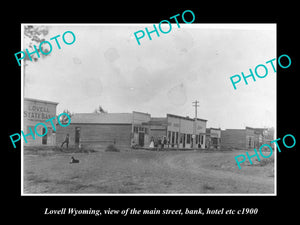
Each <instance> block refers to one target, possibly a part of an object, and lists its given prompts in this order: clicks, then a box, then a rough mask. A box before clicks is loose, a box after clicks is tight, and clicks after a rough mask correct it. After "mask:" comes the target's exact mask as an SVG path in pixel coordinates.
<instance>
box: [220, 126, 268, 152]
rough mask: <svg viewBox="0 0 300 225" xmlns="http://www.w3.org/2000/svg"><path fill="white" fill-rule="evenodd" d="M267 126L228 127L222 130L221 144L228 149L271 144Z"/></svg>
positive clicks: (252, 147)
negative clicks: (267, 134)
mask: <svg viewBox="0 0 300 225" xmlns="http://www.w3.org/2000/svg"><path fill="white" fill-rule="evenodd" d="M266 131H267V128H252V127H245V129H226V130H222V131H221V146H222V147H223V148H228V149H254V148H257V149H258V148H259V147H260V146H261V145H262V144H269V143H270V141H271V139H269V138H267V136H266Z"/></svg>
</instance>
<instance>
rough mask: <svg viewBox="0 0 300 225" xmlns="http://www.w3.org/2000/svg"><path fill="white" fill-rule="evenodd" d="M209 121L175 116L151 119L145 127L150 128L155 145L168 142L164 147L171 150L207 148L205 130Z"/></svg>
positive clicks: (168, 115)
mask: <svg viewBox="0 0 300 225" xmlns="http://www.w3.org/2000/svg"><path fill="white" fill-rule="evenodd" d="M206 122H207V120H203V119H199V118H198V119H197V120H195V119H192V118H189V117H183V116H178V115H173V114H167V116H166V117H159V118H155V117H154V118H151V119H150V121H149V122H148V123H144V124H143V125H144V126H148V127H149V136H150V139H153V140H154V142H155V143H157V142H158V140H159V139H160V140H166V141H165V144H164V147H169V148H181V149H182V148H186V149H191V148H205V130H206Z"/></svg>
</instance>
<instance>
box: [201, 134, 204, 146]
mask: <svg viewBox="0 0 300 225" xmlns="http://www.w3.org/2000/svg"><path fill="white" fill-rule="evenodd" d="M203 140H204V138H203V135H201V136H200V144H202V145H203Z"/></svg>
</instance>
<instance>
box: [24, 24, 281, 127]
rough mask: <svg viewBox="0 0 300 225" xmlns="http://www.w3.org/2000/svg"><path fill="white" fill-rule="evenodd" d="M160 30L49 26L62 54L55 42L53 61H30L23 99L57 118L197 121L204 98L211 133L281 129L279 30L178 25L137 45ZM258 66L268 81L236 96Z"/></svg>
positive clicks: (130, 26) (263, 26)
mask: <svg viewBox="0 0 300 225" xmlns="http://www.w3.org/2000/svg"><path fill="white" fill-rule="evenodd" d="M153 24H155V23H153ZM153 24H97V25H95V24H73V25H70V24H64V25H61V24H60V25H57V24H52V25H50V24H44V26H47V28H48V29H49V33H48V34H47V35H46V36H45V37H44V38H45V39H46V40H48V41H50V38H52V37H54V36H56V35H58V34H59V35H60V38H58V41H59V43H60V46H61V49H58V48H57V46H56V44H55V41H54V40H52V41H50V43H51V44H52V47H53V49H52V52H51V53H50V54H49V55H47V56H45V57H41V58H39V59H38V61H36V62H30V61H29V62H26V63H27V65H26V67H25V70H24V73H25V79H24V82H25V86H24V97H28V98H36V99H41V100H48V101H54V102H58V103H59V104H58V106H57V114H59V113H61V112H63V110H64V109H68V110H69V111H71V112H74V113H91V112H93V111H94V109H95V108H96V107H97V106H98V105H101V106H102V107H103V108H104V109H105V110H106V111H108V112H110V113H118V112H132V111H139V112H146V113H150V114H151V116H152V117H164V116H166V114H167V113H170V114H176V115H181V116H189V117H191V118H193V117H194V113H195V108H194V107H193V104H192V102H194V101H195V100H198V101H199V108H198V118H201V119H206V120H207V127H216V128H218V127H220V128H222V129H229V128H239V129H240V128H244V127H245V126H250V127H271V126H273V127H274V126H276V125H275V123H276V73H275V72H274V71H273V70H272V68H271V65H270V64H269V65H267V64H266V62H267V61H269V60H271V59H274V58H276V25H275V24H180V28H178V27H177V25H176V23H175V24H172V30H171V32H170V33H168V34H163V33H160V36H159V37H158V36H157V35H156V34H155V33H152V34H151V37H152V40H149V38H148V37H147V35H145V37H144V38H142V39H140V42H141V45H138V44H137V41H136V39H135V37H134V33H135V32H137V31H139V30H144V31H145V27H147V28H148V29H149V30H152V29H153ZM38 25H40V24H38ZM38 25H35V26H38ZM156 26H157V24H156ZM162 29H163V30H168V29H167V27H166V28H164V27H163V28H162ZM66 31H72V32H73V33H74V34H75V36H76V40H75V42H74V43H73V44H71V45H66V44H65V43H64V42H63V41H62V39H61V36H62V34H63V33H64V32H66ZM67 38H69V39H67ZM71 39H72V38H71V36H69V35H66V40H68V41H70V40H71ZM27 44H28V43H27V42H26V41H24V43H23V48H26V45H27ZM259 64H263V65H266V66H267V68H268V75H267V76H266V77H265V78H258V77H255V78H256V81H255V82H254V81H253V80H252V78H249V79H248V85H246V84H245V82H244V81H243V79H242V80H241V82H240V83H238V84H237V89H236V90H235V89H234V88H233V85H232V83H231V81H230V77H231V76H233V75H235V74H239V75H241V72H244V73H245V75H248V74H250V71H249V69H250V68H251V69H252V70H253V72H254V69H255V67H256V66H257V65H259ZM260 69H262V68H260ZM258 72H259V73H261V74H264V71H263V70H261V71H260V70H258Z"/></svg>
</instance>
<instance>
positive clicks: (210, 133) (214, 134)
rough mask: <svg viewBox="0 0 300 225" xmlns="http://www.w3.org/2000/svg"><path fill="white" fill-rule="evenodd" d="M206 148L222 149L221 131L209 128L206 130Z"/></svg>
mask: <svg viewBox="0 0 300 225" xmlns="http://www.w3.org/2000/svg"><path fill="white" fill-rule="evenodd" d="M206 148H208V149H220V148H221V129H220V128H207V129H206Z"/></svg>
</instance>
